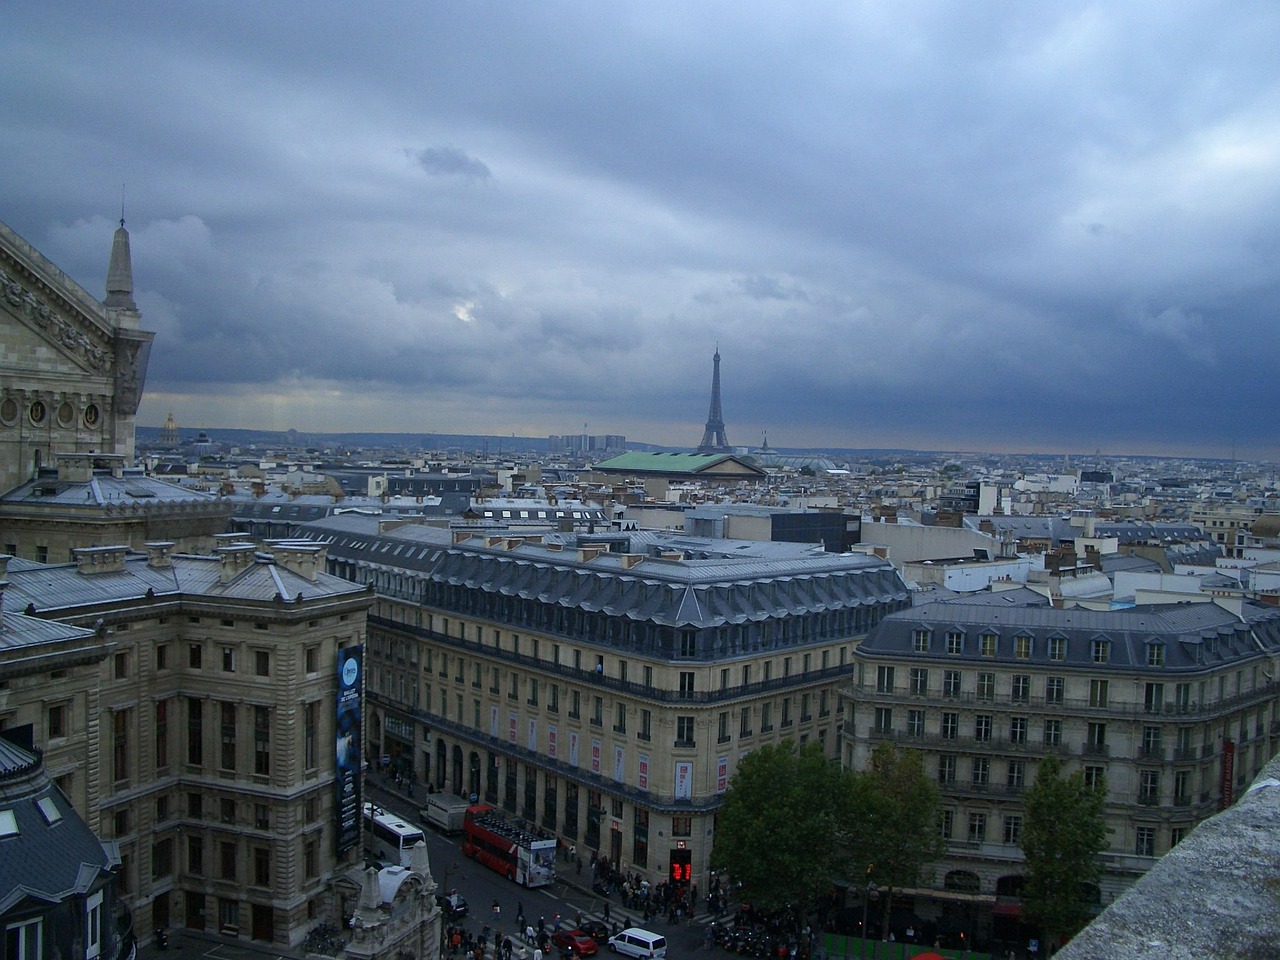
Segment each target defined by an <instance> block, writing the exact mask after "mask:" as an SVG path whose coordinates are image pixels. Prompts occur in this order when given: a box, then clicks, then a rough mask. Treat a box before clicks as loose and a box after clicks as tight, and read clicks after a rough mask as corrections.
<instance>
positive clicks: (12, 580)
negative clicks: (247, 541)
mask: <svg viewBox="0 0 1280 960" xmlns="http://www.w3.org/2000/svg"><path fill="white" fill-rule="evenodd" d="M171 559H172V565H171V566H169V567H153V566H151V565H150V563H149V562H148V560H147V558H146V557H143V556H132V557H129V558H128V559H127V560H126V561H125V564H124V567H125V569H124V570H122V571H120V572H118V573H93V574H83V573H81V572H80V571H79V568H78V566H77V564H75V563H58V564H48V565H46V566H43V567H40V568H38V569H34V570H13V569H12V568H11V569H10V571H9V586H8V587H7V588H6V589H5V591H4V609H5V610H6V611H14V612H19V611H22V610H25V609H27V605H28V604H30V605H32V606H33V607H34V608H35V610H37V611H40V612H44V611H48V610H59V609H64V608H70V607H91V606H94V605H97V604H109V603H114V602H117V601H120V600H127V599H134V598H139V597H143V596H146V595H147V593H148V591H150V593H152V594H154V595H158V596H159V595H165V594H173V595H175V596H176V595H198V596H205V597H225V598H227V599H233V600H257V601H274V600H275V599H276V598H277V597H279V598H281V599H282V600H284V601H287V602H290V601H293V600H295V599H302V600H312V599H316V598H320V597H331V596H337V595H342V594H356V593H360V592H361V588H360V587H359V586H357V585H355V584H352V583H351V582H350V581H348V580H343V579H342V578H340V577H334V576H330V575H329V574H325V573H320V574H317V576H316V579H315V580H314V581H312V580H308V579H307V578H306V577H303V576H300V575H298V574H296V573H294V572H293V571H291V570H289V569H287V568H286V567H284V566H282V565H280V564H277V563H274V562H272V560H271V558H270V554H258V555H257V556H256V558H255V559H254V561H253V562H251V563H249V564H248V565H247V566H246V567H245V568H244V569H243V570H241V571H239V572H238V573H237V574H236V575H235V576H234V577H232V578H231V579H230V580H229V581H228V582H227V583H223V582H222V580H221V577H222V560H221V558H220V557H197V556H187V555H183V554H179V555H176V556H174V557H172V558H171Z"/></svg>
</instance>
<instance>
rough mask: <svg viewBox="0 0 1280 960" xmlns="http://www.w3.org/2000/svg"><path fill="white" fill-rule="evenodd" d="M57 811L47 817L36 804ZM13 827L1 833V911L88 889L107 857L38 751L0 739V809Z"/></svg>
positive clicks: (53, 900) (105, 866) (106, 866)
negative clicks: (8, 815)
mask: <svg viewBox="0 0 1280 960" xmlns="http://www.w3.org/2000/svg"><path fill="white" fill-rule="evenodd" d="M40 803H43V804H44V806H45V808H46V809H47V810H50V811H56V818H55V819H53V820H52V822H50V818H49V817H48V816H46V814H45V813H44V812H42V810H41V808H40V807H39V806H37V804H40ZM6 810H7V811H10V812H11V813H12V814H13V817H14V820H15V822H16V824H17V832H16V833H15V834H13V835H11V836H7V837H0V914H3V913H6V912H7V911H8V910H10V909H12V908H13V907H14V906H15V905H16V904H18V903H20V902H22V901H23V900H24V899H27V898H34V899H36V900H39V901H43V902H45V903H57V902H60V901H62V900H65V899H67V898H68V897H71V896H73V895H76V894H84V893H86V892H88V891H89V890H90V889H91V888H92V887H93V885H94V883H95V882H96V881H97V879H98V878H99V877H100V876H101V875H102V874H103V873H104V872H105V871H107V870H108V869H109V868H110V866H111V862H110V858H109V857H108V856H107V852H106V851H105V850H104V849H103V846H102V843H101V842H100V841H99V840H98V838H97V837H95V836H94V835H93V831H91V830H90V829H89V827H88V825H87V824H86V823H85V822H84V821H83V820H81V819H80V817H79V816H77V814H76V812H75V809H74V808H73V807H72V806H71V802H70V801H69V800H68V799H67V798H66V797H65V796H64V795H63V793H62V791H61V790H59V789H58V788H57V787H56V786H54V785H53V784H52V783H51V782H50V781H49V778H48V775H47V774H46V773H45V772H44V768H43V766H42V765H41V763H40V757H39V755H38V754H36V753H33V752H31V751H27V750H24V749H22V748H21V747H18V746H16V745H15V744H13V743H11V742H9V741H8V740H5V739H4V738H0V811H6Z"/></svg>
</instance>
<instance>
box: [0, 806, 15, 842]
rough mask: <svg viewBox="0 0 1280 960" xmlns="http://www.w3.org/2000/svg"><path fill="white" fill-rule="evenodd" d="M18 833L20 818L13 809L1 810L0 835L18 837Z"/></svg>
mask: <svg viewBox="0 0 1280 960" xmlns="http://www.w3.org/2000/svg"><path fill="white" fill-rule="evenodd" d="M17 835H18V818H17V817H15V816H14V815H13V811H12V810H0V837H16V836H17Z"/></svg>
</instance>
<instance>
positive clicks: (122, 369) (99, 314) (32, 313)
mask: <svg viewBox="0 0 1280 960" xmlns="http://www.w3.org/2000/svg"><path fill="white" fill-rule="evenodd" d="M0 288H2V290H0V321H2V322H0V372H2V373H3V378H2V379H3V385H2V386H0V490H9V489H11V488H13V487H16V486H17V485H18V484H20V483H22V482H24V481H26V480H30V479H32V478H34V477H35V476H36V473H37V471H38V470H39V469H40V467H42V466H46V465H52V463H53V459H54V454H55V453H59V452H62V453H105V454H115V455H118V456H120V457H123V458H124V459H125V460H126V461H132V459H133V434H134V418H135V415H136V414H137V412H138V403H139V401H140V400H141V399H142V388H143V384H144V383H145V381H146V376H147V362H148V359H149V357H150V351H151V340H152V338H153V337H154V334H152V333H150V332H148V331H145V330H142V329H140V327H141V315H140V314H139V312H138V308H137V305H136V304H135V303H134V301H133V273H132V265H131V261H130V256H129V234H128V232H127V231H126V230H125V228H124V222H123V221H121V224H120V228H119V229H118V230H117V231H116V234H115V239H114V241H113V245H112V249H111V260H110V264H109V266H108V270H107V296H106V298H105V300H103V301H101V302H100V301H98V300H97V299H96V298H94V297H93V296H91V295H90V294H89V293H87V292H86V291H85V290H84V289H83V288H82V287H80V286H79V284H77V283H76V282H75V281H73V280H72V279H71V278H70V277H68V276H67V275H66V274H64V273H63V272H62V271H61V270H59V269H58V268H57V267H56V266H54V265H53V264H52V263H50V262H49V261H48V260H46V259H45V258H44V257H43V256H42V255H41V254H40V253H39V252H38V251H37V250H36V249H35V248H34V247H32V246H31V245H30V244H29V243H27V242H26V241H25V240H23V239H22V238H21V237H19V236H18V235H17V234H16V233H14V232H13V231H12V230H11V229H9V227H7V226H5V225H4V224H3V223H0Z"/></svg>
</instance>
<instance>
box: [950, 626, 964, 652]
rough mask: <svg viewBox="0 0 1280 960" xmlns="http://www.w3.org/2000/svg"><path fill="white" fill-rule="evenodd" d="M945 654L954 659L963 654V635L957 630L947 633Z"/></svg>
mask: <svg viewBox="0 0 1280 960" xmlns="http://www.w3.org/2000/svg"><path fill="white" fill-rule="evenodd" d="M947 653H948V654H950V655H952V656H955V657H958V656H959V655H960V654H962V653H964V634H963V633H961V632H960V631H959V630H949V631H947Z"/></svg>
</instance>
